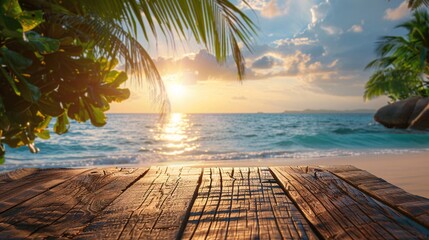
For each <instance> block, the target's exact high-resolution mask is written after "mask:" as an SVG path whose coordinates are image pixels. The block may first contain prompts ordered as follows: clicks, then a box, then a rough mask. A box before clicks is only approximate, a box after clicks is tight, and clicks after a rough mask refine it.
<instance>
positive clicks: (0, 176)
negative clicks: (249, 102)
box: [0, 168, 39, 184]
mask: <svg viewBox="0 0 429 240" xmlns="http://www.w3.org/2000/svg"><path fill="white" fill-rule="evenodd" d="M37 171H39V169H37V168H19V169H16V170H13V171H9V172H2V173H0V184H2V183H7V182H12V181H15V180H18V179H21V178H23V177H26V176H28V175H31V174H33V173H35V172H37Z"/></svg>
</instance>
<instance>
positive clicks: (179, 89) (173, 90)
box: [167, 82, 186, 99]
mask: <svg viewBox="0 0 429 240" xmlns="http://www.w3.org/2000/svg"><path fill="white" fill-rule="evenodd" d="M167 93H168V96H169V97H170V98H173V99H174V98H180V97H183V96H184V95H185V93H186V88H185V86H183V85H182V84H180V83H177V82H175V83H169V84H167Z"/></svg>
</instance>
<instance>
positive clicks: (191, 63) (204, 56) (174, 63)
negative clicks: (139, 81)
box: [155, 50, 237, 83]
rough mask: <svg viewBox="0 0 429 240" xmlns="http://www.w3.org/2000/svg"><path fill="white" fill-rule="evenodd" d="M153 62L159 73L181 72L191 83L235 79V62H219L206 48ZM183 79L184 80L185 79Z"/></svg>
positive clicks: (164, 74)
mask: <svg viewBox="0 0 429 240" xmlns="http://www.w3.org/2000/svg"><path fill="white" fill-rule="evenodd" d="M155 64H156V66H157V68H158V70H159V71H160V73H161V75H163V76H166V75H171V74H177V73H182V75H183V74H185V75H186V76H182V77H185V78H186V79H192V81H191V82H192V83H195V82H197V81H206V80H211V79H213V80H223V79H236V78H237V71H236V68H235V63H234V62H233V61H232V59H231V60H228V61H227V62H226V63H225V64H219V63H218V62H217V61H216V58H215V56H213V55H212V54H210V53H208V52H207V51H206V50H201V51H199V52H198V53H196V54H193V55H190V56H185V57H183V58H180V59H173V58H168V59H166V58H158V59H156V60H155ZM186 79H184V80H186Z"/></svg>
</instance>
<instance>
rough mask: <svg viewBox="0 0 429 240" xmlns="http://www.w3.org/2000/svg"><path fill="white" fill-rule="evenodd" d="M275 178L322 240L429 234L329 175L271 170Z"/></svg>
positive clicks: (304, 170) (423, 236) (294, 169)
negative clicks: (324, 239)
mask: <svg viewBox="0 0 429 240" xmlns="http://www.w3.org/2000/svg"><path fill="white" fill-rule="evenodd" d="M271 170H272V171H273V173H274V174H275V176H276V178H277V179H278V180H279V181H280V182H281V184H283V185H284V187H285V189H287V190H288V191H287V193H288V194H289V195H290V196H291V197H292V199H293V200H294V201H295V202H296V203H297V205H298V206H299V207H300V209H301V210H302V211H303V212H304V214H305V215H306V217H307V219H308V220H309V221H310V222H311V223H312V224H313V225H314V226H315V228H316V229H317V230H318V232H319V233H320V234H321V235H322V236H323V237H324V238H336V239H426V237H427V236H429V231H428V229H427V228H424V227H422V226H420V225H418V224H417V223H415V222H414V221H412V220H410V219H408V218H407V217H405V216H403V215H402V214H401V213H399V212H398V211H396V210H394V209H392V208H390V207H389V206H386V205H385V204H383V203H381V202H379V201H376V200H375V199H373V198H372V197H370V196H368V195H366V194H364V193H362V192H361V191H359V190H357V189H356V188H354V187H353V186H351V185H349V184H348V183H346V182H344V181H342V180H341V179H339V178H338V177H336V176H335V175H333V174H332V173H330V172H328V171H323V170H321V169H318V168H311V167H310V168H308V167H303V168H300V167H273V168H271Z"/></svg>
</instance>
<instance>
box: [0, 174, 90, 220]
mask: <svg viewBox="0 0 429 240" xmlns="http://www.w3.org/2000/svg"><path fill="white" fill-rule="evenodd" d="M85 171H89V169H19V170H16V171H13V172H10V173H7V174H4V175H3V177H2V180H1V182H0V196H1V201H0V213H3V212H5V211H6V210H8V209H11V208H13V207H14V206H16V205H18V204H20V203H23V202H25V201H27V200H29V199H31V198H34V197H35V196H37V195H39V194H42V193H44V192H46V191H48V190H49V189H51V188H53V187H55V186H57V185H59V184H61V183H63V182H65V181H67V180H68V179H71V178H72V177H75V176H77V175H79V174H82V173H83V172H85Z"/></svg>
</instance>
